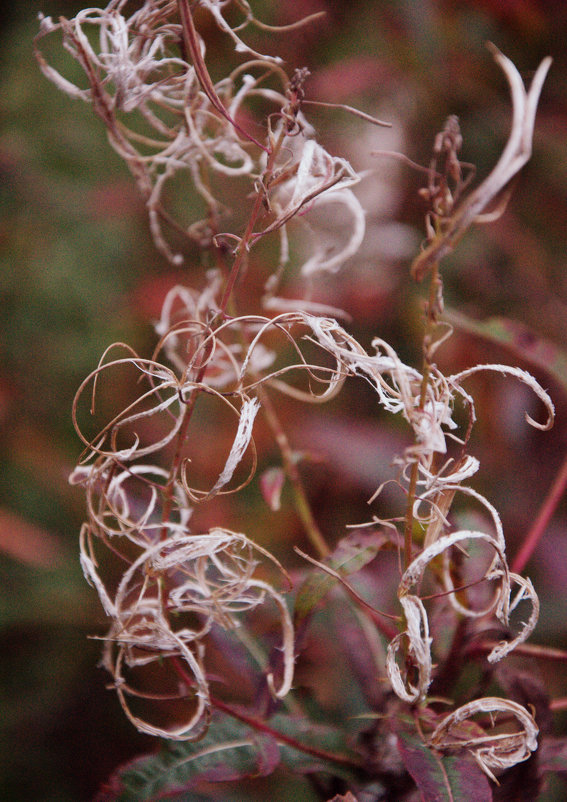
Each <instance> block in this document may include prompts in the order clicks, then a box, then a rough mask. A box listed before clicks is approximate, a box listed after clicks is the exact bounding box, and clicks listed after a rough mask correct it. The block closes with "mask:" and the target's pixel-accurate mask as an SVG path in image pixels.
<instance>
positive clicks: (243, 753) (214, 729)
mask: <svg viewBox="0 0 567 802" xmlns="http://www.w3.org/2000/svg"><path fill="white" fill-rule="evenodd" d="M279 760H280V756H279V749H278V745H277V743H276V741H275V740H274V738H272V736H270V735H267V734H264V733H262V734H259V733H256V732H254V731H253V730H251V729H250V727H248V726H247V725H246V724H243V723H241V722H239V721H234V720H232V719H229V718H226V717H224V716H223V717H222V718H218V719H215V721H213V723H212V725H211V727H210V729H209V730H208V732H207V734H206V735H205V737H204V738H202V739H201V740H200V741H196V742H187V741H184V742H167V744H165V745H164V746H163V747H162V749H161V750H160V751H159V752H158V753H156V754H150V755H144V756H142V757H140V758H137V759H136V760H134V761H132V762H131V763H128V764H126V765H125V766H122V767H121V768H120V769H118V771H117V772H116V773H115V774H114V775H113V776H112V777H111V779H110V781H109V783H108V785H107V787H106V788H105V789H103V791H102V792H101V793H100V794H99V796H98V800H99V801H100V802H110V800H116V802H139V801H141V800H152V799H159V798H161V797H163V796H165V795H171V794H176V793H180V792H182V791H183V792H186V791H189V790H191V789H192V788H194V787H195V786H196V785H197V784H198V783H200V782H205V781H206V782H226V781H228V780H241V779H244V778H247V777H253V776H265V775H268V774H270V773H271V772H272V771H273V770H274V769H275V767H276V766H277V765H278V763H279Z"/></svg>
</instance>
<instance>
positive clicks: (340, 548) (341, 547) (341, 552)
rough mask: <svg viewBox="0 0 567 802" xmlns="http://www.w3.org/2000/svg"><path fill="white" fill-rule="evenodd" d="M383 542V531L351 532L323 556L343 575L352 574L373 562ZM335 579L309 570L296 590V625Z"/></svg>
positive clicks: (327, 562)
mask: <svg viewBox="0 0 567 802" xmlns="http://www.w3.org/2000/svg"><path fill="white" fill-rule="evenodd" d="M384 543H385V537H384V535H383V534H382V533H376V532H374V533H371V534H363V533H361V532H353V533H352V534H350V535H347V536H346V537H344V538H343V539H342V540H340V541H339V543H338V545H337V548H336V549H335V550H334V551H333V553H332V554H331V555H330V556H329V557H328V558H327V559H326V560H325V562H326V564H327V565H328V566H329V567H330V568H333V569H334V570H335V571H339V572H340V573H341V574H343V575H344V576H348V575H349V574H354V573H356V572H357V571H360V569H361V568H364V566H365V565H368V563H370V562H372V560H373V559H374V557H376V555H377V553H378V551H379V550H380V548H381V547H382V546H383V545H384ZM337 581H338V580H337V579H335V578H334V577H332V576H329V574H326V573H324V572H323V571H318V570H315V571H313V572H312V573H310V574H309V576H308V577H307V579H306V580H305V581H304V582H303V584H302V585H301V587H300V588H299V591H298V593H297V599H296V601H295V624H296V626H298V625H299V624H300V623H302V622H303V621H304V620H305V618H307V616H309V615H310V614H311V613H312V612H313V610H314V608H315V607H316V605H317V604H318V603H319V602H320V601H321V600H322V599H323V598H324V597H325V595H326V594H327V593H328V592H329V591H330V590H331V588H332V587H333V586H334V585H335V584H336V583H337Z"/></svg>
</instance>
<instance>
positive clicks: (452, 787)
mask: <svg viewBox="0 0 567 802" xmlns="http://www.w3.org/2000/svg"><path fill="white" fill-rule="evenodd" d="M393 728H394V731H395V733H396V735H397V738H398V750H399V752H400V755H401V758H402V760H403V762H404V765H405V767H406V769H407V770H408V772H409V773H410V774H411V776H412V778H413V780H414V782H415V784H416V785H417V787H418V788H419V791H420V793H421V798H422V800H423V802H463V800H466V801H467V802H492V790H491V788H490V784H489V782H488V779H487V777H486V776H485V775H484V774H483V773H482V771H481V769H480V768H479V766H478V765H477V764H476V763H475V761H474V758H473V757H471V756H470V755H468V754H466V753H462V754H459V755H456V756H446V755H441V754H439V753H438V752H435V751H434V750H433V749H430V748H429V747H428V746H427V745H426V744H424V743H423V741H422V740H421V738H420V737H419V735H418V734H417V733H416V732H415V730H414V729H413V728H412V727H411V725H409V724H406V723H404V722H401V721H399V720H397V721H395V722H393Z"/></svg>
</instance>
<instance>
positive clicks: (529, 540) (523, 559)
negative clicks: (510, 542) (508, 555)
mask: <svg viewBox="0 0 567 802" xmlns="http://www.w3.org/2000/svg"><path fill="white" fill-rule="evenodd" d="M566 487H567V456H566V457H565V459H564V460H563V463H562V464H561V467H560V468H559V472H558V474H557V476H556V477H555V481H554V482H553V484H552V485H551V487H550V489H549V492H548V494H547V496H546V498H545V500H544V502H543V504H542V505H541V507H540V510H539V512H538V514H537V517H536V519H535V521H534V523H533V525H532V527H531V529H530V531H529V532H528V534H527V536H526V539H525V541H524V545H523V546H522V548H521V549H520V551H519V552H518V553H517V554H516V556H515V557H514V560H513V562H512V571H514V573H516V574H521V573H522V571H523V570H524V568H525V567H526V563H527V562H528V560H529V559H530V557H531V556H532V554H533V553H534V551H535V549H536V547H537V545H538V543H539V541H540V540H541V538H542V537H543V535H544V533H545V530H546V528H547V525H548V523H549V521H550V520H551V516H552V515H553V513H554V512H555V510H556V508H557V505H558V504H559V502H560V500H561V497H562V496H563V493H564V492H565V488H566Z"/></svg>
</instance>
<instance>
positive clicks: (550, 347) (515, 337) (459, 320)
mask: <svg viewBox="0 0 567 802" xmlns="http://www.w3.org/2000/svg"><path fill="white" fill-rule="evenodd" d="M445 317H446V318H447V319H448V321H449V322H450V323H453V324H454V325H455V326H456V327H457V328H459V329H461V330H462V331H466V332H468V333H470V334H476V335H478V336H479V337H482V338H483V339H485V340H488V341H489V342H491V343H496V344H497V345H501V346H503V347H504V348H506V349H508V350H509V351H511V352H512V353H513V354H514V355H515V356H517V357H520V359H525V360H526V362H529V363H530V364H532V365H534V366H535V367H537V368H540V369H541V370H545V371H546V373H548V374H550V375H551V376H553V377H554V378H555V380H556V381H557V382H559V384H560V385H562V387H563V389H564V390H566V391H567V351H565V350H564V349H563V348H560V347H559V346H558V345H556V344H555V343H553V342H551V341H550V340H546V339H544V338H543V337H540V336H539V335H538V334H536V333H535V332H533V331H532V330H531V329H529V328H528V327H527V326H523V325H522V324H521V323H517V322H516V321H514V320H507V319H506V318H504V317H491V318H488V320H483V321H478V320H472V318H469V317H467V316H466V315H463V314H462V313H461V312H456V311H454V310H449V311H446V313H445Z"/></svg>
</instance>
